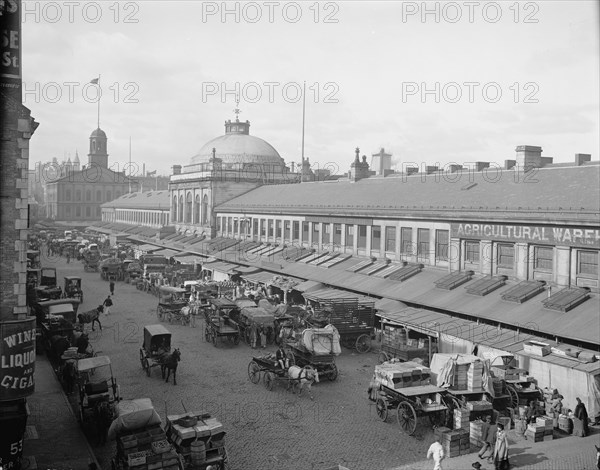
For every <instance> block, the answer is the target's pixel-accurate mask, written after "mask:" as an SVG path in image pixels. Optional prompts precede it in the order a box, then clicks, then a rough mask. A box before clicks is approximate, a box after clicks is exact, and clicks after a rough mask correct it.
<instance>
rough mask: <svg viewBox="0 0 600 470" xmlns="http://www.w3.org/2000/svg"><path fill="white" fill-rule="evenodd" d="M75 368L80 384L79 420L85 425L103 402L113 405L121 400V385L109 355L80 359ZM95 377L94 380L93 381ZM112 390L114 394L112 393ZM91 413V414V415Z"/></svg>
mask: <svg viewBox="0 0 600 470" xmlns="http://www.w3.org/2000/svg"><path fill="white" fill-rule="evenodd" d="M75 370H76V373H77V380H78V385H79V410H78V418H79V422H80V423H81V424H82V425H83V424H85V423H86V422H88V421H89V420H90V418H91V419H92V420H93V419H94V418H93V416H94V415H96V414H97V413H95V411H96V408H97V407H98V406H99V405H100V404H101V403H103V402H104V403H107V404H109V405H110V406H113V405H114V403H115V402H118V401H119V386H118V385H117V380H116V379H115V378H114V376H113V372H112V365H111V362H110V358H109V357H108V356H95V357H89V358H85V359H79V360H78V361H77V362H76V366H75ZM92 379H93V381H92ZM110 390H112V396H111V393H110ZM90 415H91V416H90Z"/></svg>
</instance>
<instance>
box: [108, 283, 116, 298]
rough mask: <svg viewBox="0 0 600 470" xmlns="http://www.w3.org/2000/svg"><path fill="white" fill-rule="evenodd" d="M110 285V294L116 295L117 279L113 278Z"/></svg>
mask: <svg viewBox="0 0 600 470" xmlns="http://www.w3.org/2000/svg"><path fill="white" fill-rule="evenodd" d="M109 287H110V295H115V281H113V280H111V281H110V284H109Z"/></svg>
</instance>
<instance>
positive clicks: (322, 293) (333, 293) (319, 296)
mask: <svg viewBox="0 0 600 470" xmlns="http://www.w3.org/2000/svg"><path fill="white" fill-rule="evenodd" d="M303 296H304V298H305V299H308V300H312V301H314V302H327V301H330V300H339V299H357V300H358V303H361V304H362V303H366V304H373V303H375V299H374V298H373V297H367V296H364V295H360V294H354V293H352V292H346V291H343V290H339V289H332V288H330V287H325V288H323V289H319V290H315V291H312V292H305V293H304V294H303Z"/></svg>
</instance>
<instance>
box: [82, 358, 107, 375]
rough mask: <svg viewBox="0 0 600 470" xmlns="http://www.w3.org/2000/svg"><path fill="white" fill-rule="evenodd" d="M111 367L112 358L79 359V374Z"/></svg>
mask: <svg viewBox="0 0 600 470" xmlns="http://www.w3.org/2000/svg"><path fill="white" fill-rule="evenodd" d="M109 365H110V358H109V357H108V356H95V357H86V358H85V359H79V360H78V361H77V370H78V371H79V372H85V371H86V370H91V369H95V368H97V367H102V366H109Z"/></svg>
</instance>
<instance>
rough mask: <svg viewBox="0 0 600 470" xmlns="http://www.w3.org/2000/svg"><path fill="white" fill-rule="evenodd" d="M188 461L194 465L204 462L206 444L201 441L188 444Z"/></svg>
mask: <svg viewBox="0 0 600 470" xmlns="http://www.w3.org/2000/svg"><path fill="white" fill-rule="evenodd" d="M190 459H191V460H192V464H195V465H198V464H201V463H203V462H204V461H205V460H206V444H205V443H204V442H203V441H194V442H192V443H191V444H190Z"/></svg>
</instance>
